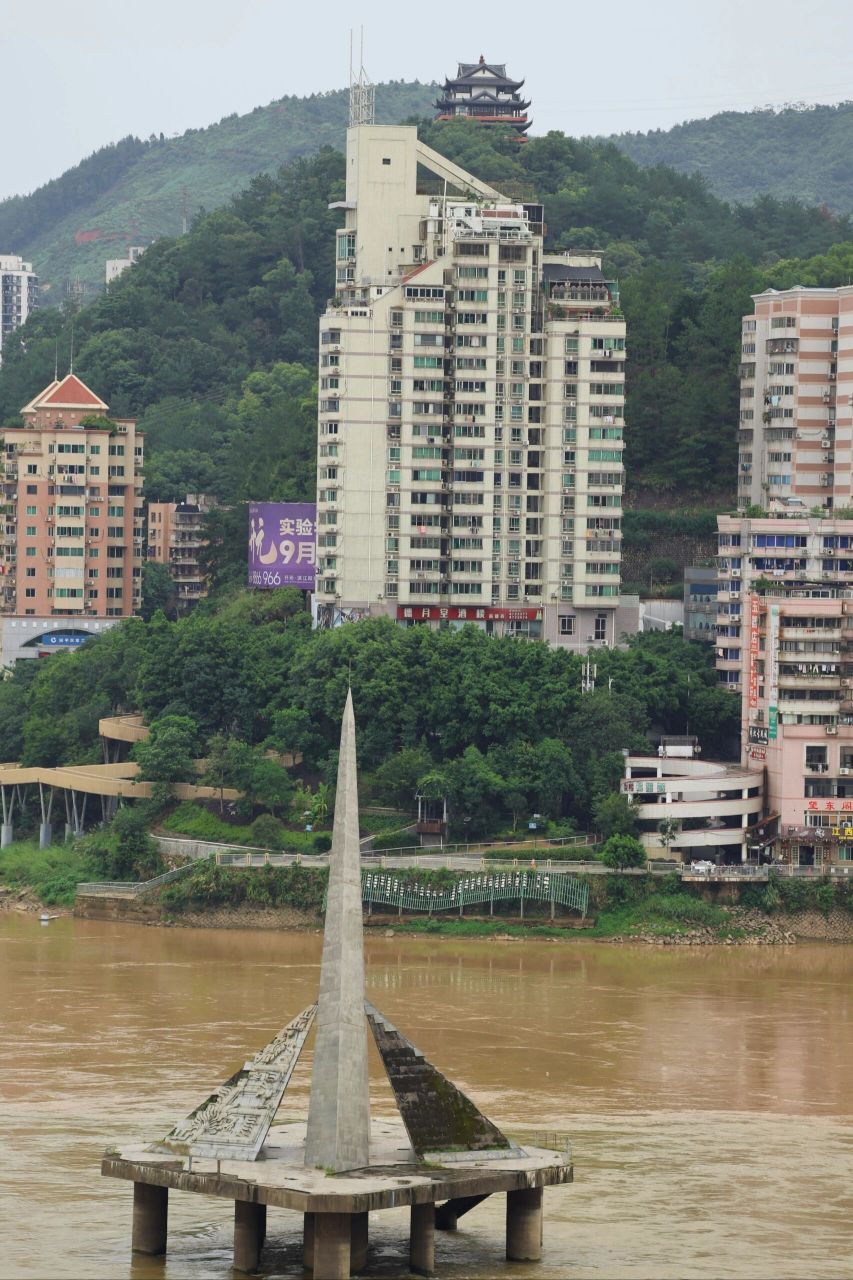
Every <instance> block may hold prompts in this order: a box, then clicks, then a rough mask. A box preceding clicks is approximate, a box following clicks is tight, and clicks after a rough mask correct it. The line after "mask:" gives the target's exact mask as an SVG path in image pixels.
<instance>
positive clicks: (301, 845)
mask: <svg viewBox="0 0 853 1280" xmlns="http://www.w3.org/2000/svg"><path fill="white" fill-rule="evenodd" d="M261 816H262V817H266V815H261ZM259 821H260V819H256V822H259ZM273 821H275V819H273ZM163 825H164V828H165V829H166V830H168V831H169V832H174V834H175V835H181V836H190V837H191V838H192V839H193V840H206V841H210V842H211V843H212V844H245V845H257V843H258V842H257V837H256V834H255V833H254V826H255V824H254V823H253V824H252V826H238V825H236V824H234V825H232V824H231V823H228V822H223V821H222V819H221V818H220V817H218V816H217V814H215V813H211V811H210V810H209V809H205V808H203V807H202V806H201V805H198V804H193V803H192V802H187V803H185V804H181V805H179V806H178V807H177V809H175V810H174V811H173V812H172V813H171V814H170V815H169V816H168V818H166V819H165V820H164V823H163ZM322 834H324V833H323V832H311V831H288V830H287V828H286V827H283V826H282V827H281V835H280V837H278V838H277V840H276V843H275V846H274V847H275V849H283V850H284V851H285V852H289V853H315V852H316V841H317V839H318V838H319V836H320V835H322Z"/></svg>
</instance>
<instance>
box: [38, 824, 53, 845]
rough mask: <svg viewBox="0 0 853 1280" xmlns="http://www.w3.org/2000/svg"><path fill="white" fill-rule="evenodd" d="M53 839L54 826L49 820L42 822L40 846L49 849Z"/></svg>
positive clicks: (40, 826)
mask: <svg viewBox="0 0 853 1280" xmlns="http://www.w3.org/2000/svg"><path fill="white" fill-rule="evenodd" d="M52 839H53V827H52V825H51V824H50V823H49V822H42V823H41V824H40V825H39V848H40V849H47V847H48V846H49V844H50V842H51V840H52Z"/></svg>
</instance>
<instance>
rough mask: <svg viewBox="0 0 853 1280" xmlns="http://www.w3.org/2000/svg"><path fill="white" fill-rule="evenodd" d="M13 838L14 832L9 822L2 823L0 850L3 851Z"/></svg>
mask: <svg viewBox="0 0 853 1280" xmlns="http://www.w3.org/2000/svg"><path fill="white" fill-rule="evenodd" d="M14 838H15V832H14V829H13V827H12V824H11V822H4V823H3V825H2V826H0V849H5V848H6V847H7V845H10V844H11V843H12V841H13V840H14Z"/></svg>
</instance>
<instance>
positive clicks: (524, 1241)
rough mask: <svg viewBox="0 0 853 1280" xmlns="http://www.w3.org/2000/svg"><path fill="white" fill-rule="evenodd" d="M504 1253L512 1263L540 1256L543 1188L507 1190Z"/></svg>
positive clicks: (533, 1260)
mask: <svg viewBox="0 0 853 1280" xmlns="http://www.w3.org/2000/svg"><path fill="white" fill-rule="evenodd" d="M506 1256H507V1258H508V1259H509V1260H510V1261H511V1262H538V1261H539V1259H540V1258H541V1257H542V1188H541V1187H524V1188H522V1189H521V1190H520V1191H508V1192H507V1193H506Z"/></svg>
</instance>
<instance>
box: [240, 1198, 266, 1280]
mask: <svg viewBox="0 0 853 1280" xmlns="http://www.w3.org/2000/svg"><path fill="white" fill-rule="evenodd" d="M266 1229H267V1207H266V1205H265V1204H256V1203H255V1202H254V1201H252V1200H235V1201H234V1270H235V1271H242V1272H244V1273H245V1274H247V1275H253V1274H254V1273H255V1272H256V1271H257V1269H258V1267H259V1266H260V1262H261V1249H262V1248H263V1243H264V1236H265V1235H266Z"/></svg>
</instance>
